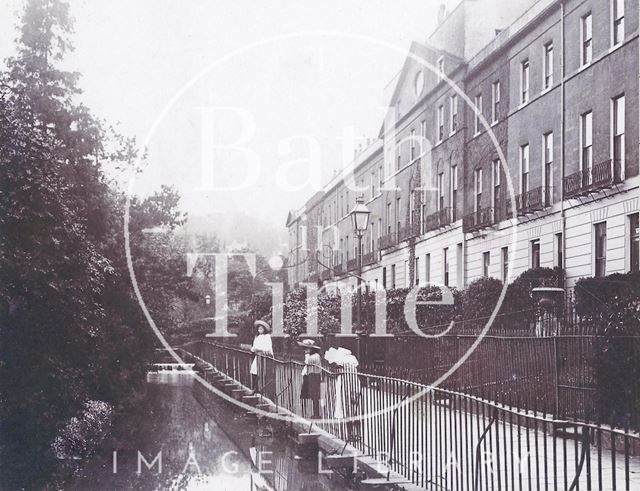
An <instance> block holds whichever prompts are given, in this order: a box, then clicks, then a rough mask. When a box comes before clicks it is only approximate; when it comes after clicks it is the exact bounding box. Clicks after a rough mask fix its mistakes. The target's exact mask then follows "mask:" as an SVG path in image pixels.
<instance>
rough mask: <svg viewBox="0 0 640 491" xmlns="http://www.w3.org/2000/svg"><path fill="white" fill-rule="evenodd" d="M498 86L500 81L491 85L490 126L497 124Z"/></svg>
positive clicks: (498, 110)
mask: <svg viewBox="0 0 640 491" xmlns="http://www.w3.org/2000/svg"><path fill="white" fill-rule="evenodd" d="M500 85H501V84H500V80H496V81H495V82H493V84H491V124H495V123H497V122H498V119H499V117H500V115H499V114H498V113H499V112H500V90H501V87H500Z"/></svg>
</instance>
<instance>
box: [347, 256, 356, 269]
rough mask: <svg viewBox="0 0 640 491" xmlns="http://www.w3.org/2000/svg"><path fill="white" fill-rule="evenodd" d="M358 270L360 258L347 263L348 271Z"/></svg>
mask: <svg viewBox="0 0 640 491" xmlns="http://www.w3.org/2000/svg"><path fill="white" fill-rule="evenodd" d="M356 269H358V258H357V257H354V258H353V259H349V260H348V261H347V271H354V270H356Z"/></svg>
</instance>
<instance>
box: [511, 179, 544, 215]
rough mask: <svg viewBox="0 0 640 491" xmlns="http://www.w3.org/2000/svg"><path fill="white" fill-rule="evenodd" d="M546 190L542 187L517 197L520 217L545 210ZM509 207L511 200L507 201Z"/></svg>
mask: <svg viewBox="0 0 640 491" xmlns="http://www.w3.org/2000/svg"><path fill="white" fill-rule="evenodd" d="M543 191H544V188H543V187H542V186H540V187H537V188H535V189H531V190H529V191H527V192H526V193H522V194H519V195H518V196H516V206H517V207H518V216H522V215H528V214H529V213H533V212H534V211H540V210H543V209H544V192H543ZM507 201H508V202H509V206H510V205H511V200H507Z"/></svg>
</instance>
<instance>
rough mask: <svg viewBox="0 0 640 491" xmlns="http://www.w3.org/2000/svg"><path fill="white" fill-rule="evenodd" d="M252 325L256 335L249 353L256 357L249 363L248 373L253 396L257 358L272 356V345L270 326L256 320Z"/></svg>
mask: <svg viewBox="0 0 640 491" xmlns="http://www.w3.org/2000/svg"><path fill="white" fill-rule="evenodd" d="M253 325H254V326H255V327H256V330H257V333H256V337H255V338H254V339H253V344H252V345H251V352H252V353H255V355H256V356H254V357H253V360H252V361H251V369H250V370H249V371H250V372H251V384H252V386H253V387H252V388H253V393H254V394H255V393H256V391H257V390H258V358H259V356H260V355H262V356H273V343H272V341H271V334H270V333H271V326H270V325H269V324H268V323H267V322H265V321H262V320H257V321H255V322H254V323H253Z"/></svg>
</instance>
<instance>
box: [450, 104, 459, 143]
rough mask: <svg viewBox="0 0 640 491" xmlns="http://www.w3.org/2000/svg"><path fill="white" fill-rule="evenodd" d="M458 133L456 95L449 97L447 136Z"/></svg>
mask: <svg viewBox="0 0 640 491" xmlns="http://www.w3.org/2000/svg"><path fill="white" fill-rule="evenodd" d="M456 131H458V94H453V95H452V96H450V97H449V135H455V133H456Z"/></svg>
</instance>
